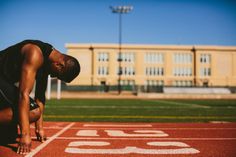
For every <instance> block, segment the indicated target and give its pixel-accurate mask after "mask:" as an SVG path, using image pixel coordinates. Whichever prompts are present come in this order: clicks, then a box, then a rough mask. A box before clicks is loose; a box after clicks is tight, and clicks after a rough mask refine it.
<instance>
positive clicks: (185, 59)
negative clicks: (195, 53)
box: [173, 53, 192, 64]
mask: <svg viewBox="0 0 236 157" xmlns="http://www.w3.org/2000/svg"><path fill="white" fill-rule="evenodd" d="M173 61H174V63H175V64H191V63H192V54H188V53H175V54H174V55H173Z"/></svg>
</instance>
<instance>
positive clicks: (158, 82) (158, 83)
mask: <svg viewBox="0 0 236 157" xmlns="http://www.w3.org/2000/svg"><path fill="white" fill-rule="evenodd" d="M145 85H146V86H163V85H164V81H163V80H146V81H145Z"/></svg>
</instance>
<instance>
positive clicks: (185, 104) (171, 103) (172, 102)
mask: <svg viewBox="0 0 236 157" xmlns="http://www.w3.org/2000/svg"><path fill="white" fill-rule="evenodd" d="M153 102H160V103H164V104H170V105H184V106H188V107H189V108H191V107H192V108H211V106H207V105H200V104H193V103H182V102H174V101H162V100H153Z"/></svg>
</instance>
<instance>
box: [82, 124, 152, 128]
mask: <svg viewBox="0 0 236 157" xmlns="http://www.w3.org/2000/svg"><path fill="white" fill-rule="evenodd" d="M83 126H84V127H119V128H120V127H127V128H133V127H152V125H151V124H84V125H83Z"/></svg>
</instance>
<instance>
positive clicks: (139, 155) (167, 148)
mask: <svg viewBox="0 0 236 157" xmlns="http://www.w3.org/2000/svg"><path fill="white" fill-rule="evenodd" d="M33 130H34V129H33V127H32V135H33ZM45 130H46V133H47V135H48V137H49V138H48V140H47V141H46V142H44V143H40V142H38V141H35V137H33V142H32V147H33V150H32V152H31V153H30V154H28V155H27V156H26V157H31V156H35V157H47V156H57V157H74V156H77V157H85V156H86V157H104V156H105V157H154V156H161V157H186V156H187V157H235V156H236V123H219V124H212V123H77V122H46V123H45ZM16 147H17V144H9V145H6V146H0V157H17V156H21V155H18V154H16V152H15V151H16Z"/></svg>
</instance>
